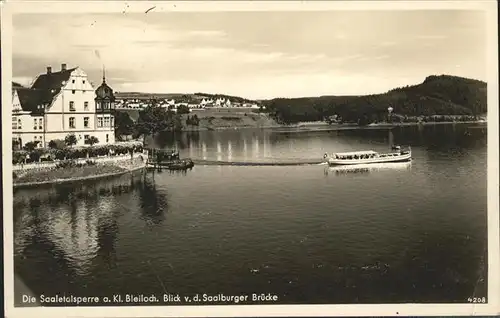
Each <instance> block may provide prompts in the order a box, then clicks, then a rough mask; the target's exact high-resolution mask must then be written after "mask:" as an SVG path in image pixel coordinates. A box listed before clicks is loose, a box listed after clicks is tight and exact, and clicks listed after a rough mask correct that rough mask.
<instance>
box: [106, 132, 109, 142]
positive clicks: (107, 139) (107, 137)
mask: <svg viewBox="0 0 500 318" xmlns="http://www.w3.org/2000/svg"><path fill="white" fill-rule="evenodd" d="M106 142H109V135H108V134H106Z"/></svg>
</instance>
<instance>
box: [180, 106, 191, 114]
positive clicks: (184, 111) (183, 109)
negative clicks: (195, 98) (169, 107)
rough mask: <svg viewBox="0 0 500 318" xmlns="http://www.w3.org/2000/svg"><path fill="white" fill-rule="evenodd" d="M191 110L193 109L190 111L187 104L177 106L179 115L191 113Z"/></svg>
mask: <svg viewBox="0 0 500 318" xmlns="http://www.w3.org/2000/svg"><path fill="white" fill-rule="evenodd" d="M190 112H191V111H190V109H189V107H187V106H186V105H179V106H177V114H179V115H183V114H189V113H190Z"/></svg>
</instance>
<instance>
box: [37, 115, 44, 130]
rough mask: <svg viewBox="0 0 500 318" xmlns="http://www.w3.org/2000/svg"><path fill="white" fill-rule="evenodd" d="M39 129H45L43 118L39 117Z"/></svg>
mask: <svg viewBox="0 0 500 318" xmlns="http://www.w3.org/2000/svg"><path fill="white" fill-rule="evenodd" d="M38 129H40V130H42V129H43V119H42V118H38Z"/></svg>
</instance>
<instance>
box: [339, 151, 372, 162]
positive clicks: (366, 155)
mask: <svg viewBox="0 0 500 318" xmlns="http://www.w3.org/2000/svg"><path fill="white" fill-rule="evenodd" d="M378 156H379V154H378V152H375V151H372V150H368V151H354V152H339V153H336V154H333V158H334V159H343V160H357V159H371V158H377V157H378Z"/></svg>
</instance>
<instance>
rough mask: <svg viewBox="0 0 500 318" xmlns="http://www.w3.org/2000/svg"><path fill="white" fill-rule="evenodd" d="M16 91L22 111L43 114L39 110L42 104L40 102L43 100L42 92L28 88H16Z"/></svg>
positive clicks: (41, 110)
mask: <svg viewBox="0 0 500 318" xmlns="http://www.w3.org/2000/svg"><path fill="white" fill-rule="evenodd" d="M16 91H17V96H18V97H19V102H20V103H21V108H22V109H23V111H28V112H32V113H43V111H44V109H43V108H39V106H41V105H42V104H43V103H42V102H40V101H41V100H43V99H44V97H43V94H42V92H40V91H38V90H34V89H30V88H17V89H16Z"/></svg>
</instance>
